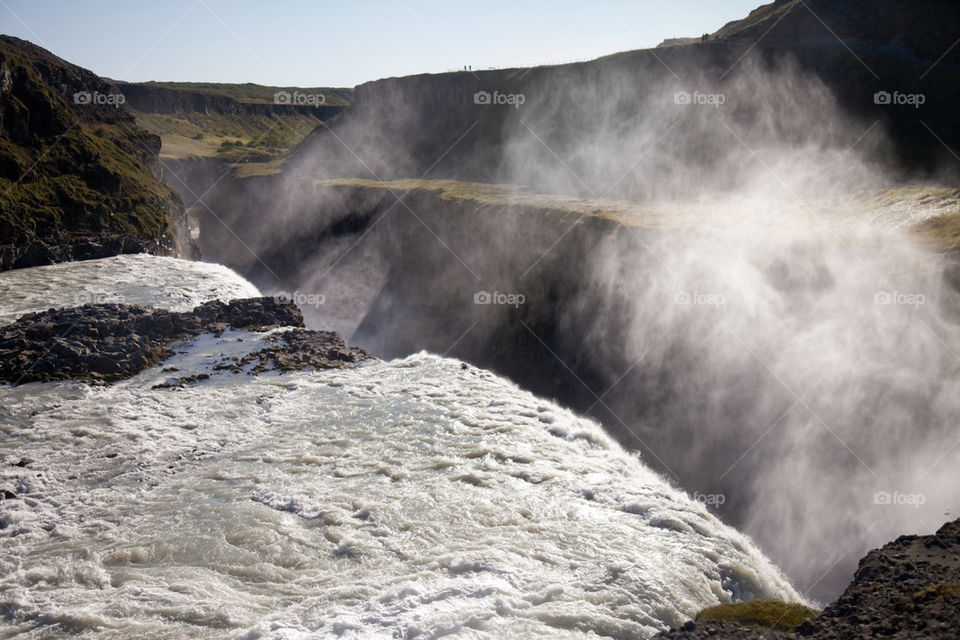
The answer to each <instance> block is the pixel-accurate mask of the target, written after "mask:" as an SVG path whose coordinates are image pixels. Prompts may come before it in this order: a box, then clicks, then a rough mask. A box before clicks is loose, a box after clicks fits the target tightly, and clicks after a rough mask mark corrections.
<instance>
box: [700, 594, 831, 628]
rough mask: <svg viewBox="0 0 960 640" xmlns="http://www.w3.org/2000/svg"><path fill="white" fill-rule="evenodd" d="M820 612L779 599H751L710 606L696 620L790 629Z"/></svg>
mask: <svg viewBox="0 0 960 640" xmlns="http://www.w3.org/2000/svg"><path fill="white" fill-rule="evenodd" d="M819 613H820V612H819V611H817V610H815V609H811V608H809V607H805V606H804V605H802V604H791V603H787V602H781V601H779V600H750V601H748V602H735V603H733V604H721V605H717V606H715V607H709V608H707V609H704V610H703V611H701V612H700V613H698V614H697V618H696V620H697V622H704V621H710V620H714V621H717V622H736V623H739V624H742V625H744V626H748V627H760V628H764V629H778V630H781V631H789V630H790V629H793V628H794V627H796V626H797V625H798V624H800V623H801V622H803V621H804V620H807V619H809V618H813V617H815V616H817V615H819Z"/></svg>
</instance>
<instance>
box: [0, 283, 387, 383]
mask: <svg viewBox="0 0 960 640" xmlns="http://www.w3.org/2000/svg"><path fill="white" fill-rule="evenodd" d="M282 327H290V328H289V329H288V330H286V331H280V332H276V333H272V334H271V335H270V336H268V338H267V341H268V342H269V343H270V344H269V346H268V347H266V348H264V349H262V350H260V351H257V352H256V353H251V354H247V355H245V356H242V357H239V356H238V357H235V358H233V359H231V360H229V361H225V362H224V363H222V364H221V365H219V366H218V368H219V369H226V370H230V371H233V372H236V373H239V372H241V371H248V372H249V373H252V374H256V373H262V372H264V371H271V370H278V371H294V370H300V369H307V368H317V369H329V368H342V367H351V366H355V365H356V364H357V363H359V362H361V361H363V360H369V359H372V358H373V357H372V356H371V355H370V354H369V353H367V352H366V351H364V350H363V349H359V348H357V347H348V346H347V345H346V344H345V343H344V341H343V339H341V338H340V336H338V335H337V334H335V333H330V332H326V331H308V330H306V329H304V328H303V315H302V314H301V313H300V310H299V309H298V308H297V307H296V305H293V304H284V303H279V302H277V301H275V300H274V299H273V298H249V299H244V300H235V301H233V302H230V303H223V302H220V301H216V300H215V301H212V302H207V303H205V304H202V305H200V306H198V307H196V308H194V309H193V310H192V311H185V312H174V311H167V310H164V309H154V308H152V307H146V306H143V305H126V304H95V305H94V304H90V305H84V306H82V307H73V308H66V309H50V310H48V311H43V312H39V313H29V314H27V315H24V316H22V317H21V318H19V319H18V320H17V321H16V322H14V323H13V324H10V325H7V326H5V327H3V328H2V329H0V380H2V381H6V382H10V383H13V384H20V383H25V382H37V381H53V380H67V379H78V380H85V381H89V382H112V381H116V380H121V379H123V378H129V377H130V376H133V375H135V374H137V373H139V372H140V371H142V370H144V369H146V368H147V367H151V366H153V365H155V364H158V363H160V362H162V361H163V360H165V359H167V358H168V357H170V356H172V355H173V347H175V346H176V345H178V344H182V343H184V342H188V341H190V340H192V339H193V338H196V337H197V336H200V335H202V334H205V333H212V334H214V335H218V336H219V335H222V334H223V332H224V331H226V330H227V329H245V330H250V331H264V330H268V329H276V328H282ZM248 365H252V366H251V367H248ZM203 375H204V374H198V375H193V376H189V375H188V376H187V377H185V378H181V379H180V381H179V382H180V383H183V384H185V382H183V381H186V382H190V381H194V380H198V379H201V378H202V377H203ZM167 386H182V384H178V385H167Z"/></svg>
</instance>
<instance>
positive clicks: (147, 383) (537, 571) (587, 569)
mask: <svg viewBox="0 0 960 640" xmlns="http://www.w3.org/2000/svg"><path fill="white" fill-rule="evenodd" d="M150 260H157V259H156V258H151V259H150ZM158 264H159V263H158ZM162 264H163V265H164V266H165V265H166V264H167V263H162ZM81 273H84V272H82V271H81ZM65 277H66V276H65ZM153 277H156V278H158V279H162V278H163V277H164V276H163V274H162V273H155V274H154V276H153ZM177 277H178V278H179V277H180V276H177ZM185 284H186V280H184V281H182V283H181V284H180V285H177V286H183V285H185ZM161 286H164V287H169V286H172V285H169V284H165V285H161ZM230 287H233V285H229V286H228V290H233V289H230ZM184 289H189V287H185V286H184ZM239 289H240V287H238V288H237V290H239ZM214 293H215V292H214ZM181 303H182V304H187V303H186V302H181ZM3 304H7V305H9V303H6V302H4V303H3ZM18 304H19V303H18ZM5 308H9V306H8V307H5ZM263 337H264V336H263V334H252V333H249V332H228V333H226V334H224V335H223V336H222V337H221V338H214V337H212V336H203V337H201V338H199V339H198V340H196V341H194V342H192V343H190V344H188V345H184V346H182V347H180V348H178V351H179V352H180V353H179V355H177V356H176V359H175V360H173V361H168V362H166V363H163V364H162V365H160V366H158V367H155V368H153V369H151V370H148V371H146V372H144V373H142V374H140V375H139V376H137V377H135V378H133V379H130V380H126V381H123V382H120V383H117V384H115V385H113V386H110V387H89V386H86V385H84V384H81V383H74V382H63V383H52V384H41V383H33V384H28V385H22V386H19V387H9V386H6V387H0V456H2V459H0V485H2V486H3V487H12V488H14V490H15V491H16V492H17V494H18V496H19V497H18V499H15V500H5V501H2V502H0V627H2V630H0V635H4V636H5V635H8V634H14V633H18V632H20V633H23V634H24V635H25V636H26V637H50V636H53V635H56V634H58V633H62V632H64V631H67V630H69V631H75V632H84V633H85V634H87V635H88V636H90V637H94V636H95V637H101V638H114V637H115V638H126V637H137V636H150V637H171V638H172V637H185V636H190V637H240V638H300V637H342V638H379V637H382V638H394V637H416V636H423V637H438V636H441V635H445V634H454V635H456V636H457V637H464V638H481V637H489V638H497V637H507V636H509V637H528V638H536V637H542V638H580V637H590V636H591V634H596V635H599V636H603V637H614V638H626V637H645V636H649V635H651V634H652V633H653V632H655V631H656V630H658V629H661V628H664V627H665V626H667V625H673V624H679V623H681V622H683V621H684V620H685V619H687V618H688V617H690V616H692V615H693V614H695V613H696V612H697V611H698V610H699V609H701V608H703V607H705V606H709V605H712V604H717V603H719V602H727V601H730V600H731V599H734V598H749V597H777V598H784V599H790V600H796V599H798V596H797V594H796V592H795V591H794V590H793V589H792V588H791V587H790V585H789V584H788V583H787V581H786V580H785V579H784V578H783V577H782V576H781V575H780V573H779V572H778V571H777V570H776V569H775V568H774V567H773V566H772V565H771V564H770V563H769V562H768V561H767V560H766V559H765V558H764V557H763V556H762V555H761V554H760V552H759V551H758V550H757V549H756V548H755V547H754V546H753V544H752V543H751V542H750V541H749V540H748V539H747V538H745V537H744V536H743V535H741V534H739V533H737V532H736V531H734V530H732V529H731V528H729V527H726V526H724V525H723V524H722V523H720V522H719V521H718V520H717V519H716V518H715V517H713V516H712V515H711V514H709V513H708V512H707V511H706V510H705V508H704V507H703V506H702V505H701V504H699V503H698V502H696V501H694V500H691V499H690V498H689V497H688V496H687V495H686V494H684V493H683V492H681V491H679V490H677V489H675V488H673V487H671V486H670V485H669V484H668V483H667V482H665V481H664V480H663V479H662V478H661V477H659V476H658V475H657V474H655V473H654V472H652V471H651V470H649V469H648V468H646V467H645V466H644V465H643V464H642V463H641V462H640V461H639V460H638V459H637V458H636V457H634V456H631V455H629V454H627V453H626V452H624V451H623V450H621V449H620V447H619V446H618V445H616V444H615V443H614V442H613V441H612V440H611V439H610V438H609V437H607V436H606V435H605V434H604V433H603V431H602V429H601V428H600V427H599V425H597V424H596V423H593V422H591V421H588V420H585V419H582V418H579V417H577V416H575V415H573V414H572V413H570V412H568V411H566V410H564V409H561V408H560V407H557V406H555V405H553V404H551V403H549V402H545V401H543V400H540V399H537V398H535V397H534V396H532V395H531V394H529V393H526V392H523V391H521V390H519V389H518V388H517V387H515V386H514V385H512V384H511V383H509V382H507V381H505V380H503V379H501V378H499V377H497V376H494V375H492V374H490V373H488V372H485V371H482V370H478V369H475V368H472V367H467V368H462V367H461V363H459V362H458V361H454V360H448V359H443V358H439V357H435V356H432V355H428V354H419V355H416V356H412V357H410V358H407V359H404V360H399V361H395V362H389V363H377V364H373V365H369V366H364V367H361V368H359V369H355V370H332V371H320V372H302V373H296V374H284V375H269V376H259V377H254V376H250V375H247V374H245V373H239V374H235V373H232V372H229V371H217V370H216V369H215V368H214V367H213V366H212V365H213V363H215V361H217V359H218V358H221V357H223V356H227V355H238V354H241V353H243V352H245V351H253V350H255V349H258V348H261V347H262V340H263ZM221 354H223V356H221ZM174 365H175V366H177V367H178V368H179V369H180V370H181V371H180V372H179V373H176V374H171V373H170V372H163V371H162V369H163V368H166V367H170V366H174ZM194 368H196V369H197V370H202V371H204V372H208V373H209V374H210V375H211V377H210V378H209V379H207V380H203V381H201V382H198V383H196V384H193V385H190V386H188V387H186V388H182V389H153V388H152V387H153V386H154V385H155V384H156V383H157V382H158V381H163V380H165V379H166V378H167V377H169V376H171V375H177V376H179V375H189V374H190V373H192V372H193V369H194ZM21 459H29V460H30V462H29V463H28V464H26V466H17V464H16V463H17V462H18V461H20V460H21ZM593 637H595V636H593Z"/></svg>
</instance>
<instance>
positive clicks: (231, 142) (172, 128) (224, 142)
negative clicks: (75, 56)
mask: <svg viewBox="0 0 960 640" xmlns="http://www.w3.org/2000/svg"><path fill="white" fill-rule="evenodd" d="M133 113H134V115H135V116H136V119H137V124H138V125H140V126H141V127H143V128H144V129H147V130H148V131H150V132H152V133H155V134H157V135H158V136H160V138H161V140H162V141H163V146H162V148H161V150H160V157H161V158H190V157H205V158H222V159H224V160H228V161H231V162H235V161H238V160H243V159H246V160H248V161H251V162H259V161H264V160H269V159H271V158H274V157H276V156H277V155H279V154H281V153H283V152H285V151H287V150H288V149H290V148H292V147H294V146H296V145H297V144H299V143H300V141H302V140H303V139H304V137H306V135H307V134H308V133H310V132H311V131H313V129H314V128H315V127H317V126H318V125H320V124H321V121H319V120H317V119H316V118H314V117H312V116H309V115H270V116H262V115H222V114H217V113H200V112H190V113H183V114H165V113H143V112H139V111H133Z"/></svg>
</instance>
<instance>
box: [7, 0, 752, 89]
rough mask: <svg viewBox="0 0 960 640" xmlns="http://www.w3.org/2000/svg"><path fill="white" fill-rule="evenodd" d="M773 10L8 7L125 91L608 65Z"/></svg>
mask: <svg viewBox="0 0 960 640" xmlns="http://www.w3.org/2000/svg"><path fill="white" fill-rule="evenodd" d="M763 2H764V0H723V1H722V2H718V1H717V0H670V1H669V2H665V1H664V0H581V1H574V0H553V1H542V2H541V1H539V0H536V1H535V0H515V1H510V0H489V1H487V2H456V1H449V0H448V1H443V0H346V1H342V2H326V1H314V2H309V1H300V0H296V1H294V0H291V1H284V0H260V1H259V2H256V1H252V0H234V1H230V0H166V1H159V0H150V1H147V0H84V1H83V2H75V1H72V0H0V33H5V34H8V35H14V36H17V37H20V38H23V39H25V40H30V41H31V42H34V43H36V44H38V45H40V46H42V47H44V48H46V49H49V50H50V51H52V52H53V53H55V54H56V55H58V56H60V57H61V58H64V59H65V60H67V61H69V62H72V63H74V64H77V65H80V66H81V67H85V68H87V69H90V70H92V71H94V72H95V73H97V74H99V75H101V76H106V77H108V78H113V79H115V80H127V81H134V82H138V81H146V80H165V81H170V80H176V81H185V82H187V81H189V82H255V83H258V84H266V85H274V86H300V87H340V86H354V85H357V84H360V83H362V82H366V81H368V80H376V79H378V78H385V77H390V76H402V75H410V74H415V73H438V72H444V71H451V70H455V69H463V68H464V66H466V65H470V66H471V67H472V68H473V69H474V70H478V69H487V68H491V67H513V66H528V65H536V64H551V63H559V62H569V61H574V60H587V59H591V58H597V57H600V56H603V55H607V54H610V53H616V52H618V51H628V50H631V49H640V48H644V47H652V46H656V45H657V44H658V43H660V42H661V41H662V40H664V39H665V38H673V37H681V36H699V35H701V34H703V33H708V32H713V31H716V30H717V29H719V28H720V27H721V26H723V25H724V24H725V23H727V22H729V21H730V20H736V19H739V18H742V17H744V16H746V15H747V14H748V13H749V12H750V11H751V10H752V9H754V8H756V7H757V6H758V5H760V4H763Z"/></svg>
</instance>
